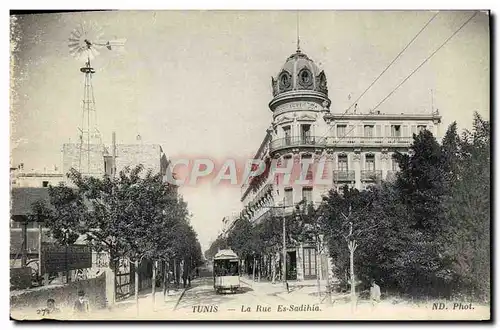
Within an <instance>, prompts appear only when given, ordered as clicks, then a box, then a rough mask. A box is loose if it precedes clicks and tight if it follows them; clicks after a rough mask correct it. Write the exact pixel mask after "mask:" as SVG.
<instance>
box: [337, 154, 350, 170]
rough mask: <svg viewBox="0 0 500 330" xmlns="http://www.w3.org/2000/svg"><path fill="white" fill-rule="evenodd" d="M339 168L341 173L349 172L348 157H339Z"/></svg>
mask: <svg viewBox="0 0 500 330" xmlns="http://www.w3.org/2000/svg"><path fill="white" fill-rule="evenodd" d="M338 167H339V171H341V172H347V171H348V170H349V167H348V162H347V155H340V156H339V160H338Z"/></svg>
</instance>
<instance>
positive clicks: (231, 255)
mask: <svg viewBox="0 0 500 330" xmlns="http://www.w3.org/2000/svg"><path fill="white" fill-rule="evenodd" d="M214 259H238V255H237V254H236V253H235V252H234V251H233V250H220V251H219V252H217V254H216V255H215V256H214Z"/></svg>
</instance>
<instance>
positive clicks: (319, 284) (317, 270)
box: [316, 242, 321, 303]
mask: <svg viewBox="0 0 500 330" xmlns="http://www.w3.org/2000/svg"><path fill="white" fill-rule="evenodd" d="M319 263H320V257H319V242H318V243H317V247H316V280H317V282H318V283H317V284H318V299H319V302H320V303H321V282H320V278H319V276H320V275H319V271H320V268H319Z"/></svg>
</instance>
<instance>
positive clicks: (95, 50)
mask: <svg viewBox="0 0 500 330" xmlns="http://www.w3.org/2000/svg"><path fill="white" fill-rule="evenodd" d="M90 53H91V54H92V55H93V56H94V58H95V57H96V56H98V55H99V51H98V50H97V49H96V48H95V47H91V48H90Z"/></svg>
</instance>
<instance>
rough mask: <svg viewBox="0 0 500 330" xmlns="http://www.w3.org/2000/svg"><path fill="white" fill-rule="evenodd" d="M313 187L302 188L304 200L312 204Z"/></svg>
mask: <svg viewBox="0 0 500 330" xmlns="http://www.w3.org/2000/svg"><path fill="white" fill-rule="evenodd" d="M312 189H313V188H312V187H304V188H302V200H303V201H305V202H307V203H310V202H312V200H313V199H312Z"/></svg>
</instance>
